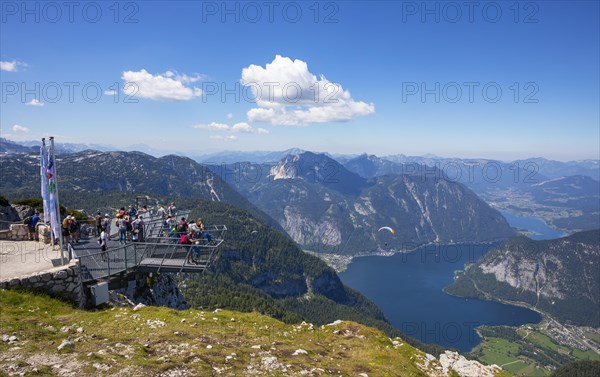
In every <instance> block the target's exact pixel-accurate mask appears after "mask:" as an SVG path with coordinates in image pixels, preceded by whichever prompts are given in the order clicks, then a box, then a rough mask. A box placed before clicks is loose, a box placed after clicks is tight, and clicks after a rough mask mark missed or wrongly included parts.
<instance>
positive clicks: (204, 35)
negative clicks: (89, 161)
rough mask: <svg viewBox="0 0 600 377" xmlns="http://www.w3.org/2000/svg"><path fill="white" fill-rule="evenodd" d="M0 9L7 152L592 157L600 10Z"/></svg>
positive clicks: (355, 4) (191, 5)
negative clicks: (105, 148)
mask: <svg viewBox="0 0 600 377" xmlns="http://www.w3.org/2000/svg"><path fill="white" fill-rule="evenodd" d="M1 4H2V13H1V16H2V19H1V20H0V21H1V24H0V27H1V33H0V61H1V62H2V65H1V67H0V68H1V69H2V70H1V71H0V75H1V77H0V81H1V84H2V98H1V102H0V105H1V110H2V111H1V112H0V127H1V134H2V136H3V137H7V138H9V139H12V140H32V139H40V138H41V137H44V136H50V135H53V136H55V137H56V140H57V141H64V142H87V143H100V144H110V145H114V146H117V147H119V148H126V147H127V146H129V145H132V144H140V143H143V144H147V145H149V146H150V147H152V148H155V149H158V150H164V151H165V152H167V151H168V152H174V151H178V152H180V153H187V154H192V155H199V154H204V153H209V152H215V151H221V150H282V149H287V148H292V147H299V148H303V149H307V150H314V151H326V152H331V153H362V152H368V153H373V154H377V155H380V156H383V155H388V154H398V153H403V154H407V155H421V154H426V153H433V154H436V155H440V156H447V157H485V158H498V159H502V160H513V159H518V158H525V157H532V156H542V157H546V158H551V159H557V160H573V159H586V158H599V154H600V146H599V143H600V141H599V140H600V131H599V129H600V126H599V125H600V119H599V117H600V115H599V112H600V110H599V103H600V89H599V82H600V77H599V71H600V69H599V67H600V62H599V55H600V51H599V46H600V41H599V35H600V27H599V20H600V10H599V5H598V4H599V3H598V2H597V1H579V2H577V1H574V2H573V1H571V2H566V1H565V2H561V1H539V2H518V3H517V2H501V1H498V2H484V1H481V2H473V3H471V4H472V5H471V8H470V6H468V5H465V2H462V1H461V2H452V1H450V2H435V1H431V2H421V1H417V2H412V1H398V2H391V1H385V2H383V1H382V2H360V1H348V2H337V1H332V2H283V1H276V2H263V1H256V2H228V3H224V2H221V1H217V2H213V1H181V2H161V1H144V2H141V1H137V2H136V1H124V2H119V3H115V2H112V1H111V2H74V3H65V2H27V3H23V2H20V1H18V2H17V1H15V2H13V1H2V3H1ZM68 4H73V5H68ZM70 7H71V8H70ZM84 89H85V90H84Z"/></svg>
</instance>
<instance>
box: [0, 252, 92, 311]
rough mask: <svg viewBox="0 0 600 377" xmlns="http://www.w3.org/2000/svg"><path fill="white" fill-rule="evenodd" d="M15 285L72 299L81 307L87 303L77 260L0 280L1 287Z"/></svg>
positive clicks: (7, 287) (6, 287) (12, 286)
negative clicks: (53, 267) (51, 268)
mask: <svg viewBox="0 0 600 377" xmlns="http://www.w3.org/2000/svg"><path fill="white" fill-rule="evenodd" d="M14 287H20V288H28V289H33V290H36V291H41V292H45V293H48V294H50V295H51V296H55V297H59V298H63V299H66V300H69V301H72V302H74V303H76V304H77V305H78V306H80V307H82V306H83V305H84V303H85V299H84V297H83V289H82V283H81V276H80V269H79V265H78V263H77V260H73V261H71V263H69V264H68V265H67V266H64V267H59V268H56V269H53V270H50V271H46V272H40V273H36V274H33V275H28V276H21V277H18V278H12V279H10V280H7V281H2V282H0V288H4V289H10V288H14Z"/></svg>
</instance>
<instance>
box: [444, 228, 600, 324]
mask: <svg viewBox="0 0 600 377" xmlns="http://www.w3.org/2000/svg"><path fill="white" fill-rule="evenodd" d="M599 265H600V231H599V230H592V231H586V232H580V233H575V234H573V235H571V236H569V237H565V238H559V239H555V240H547V241H533V240H530V239H528V238H526V237H519V238H516V239H512V240H510V241H507V242H506V243H504V244H502V245H500V246H498V247H497V248H495V249H493V250H491V251H490V252H488V253H487V254H486V255H485V256H484V257H482V258H481V259H480V260H479V261H478V262H477V263H476V264H474V265H472V266H469V267H468V268H467V269H466V271H465V272H464V273H462V274H460V275H459V276H458V277H457V279H456V280H455V282H454V283H453V285H452V286H450V287H448V288H447V290H448V291H449V292H450V293H456V294H460V295H467V296H469V295H470V296H478V295H479V296H481V295H482V294H483V295H490V296H491V297H496V298H500V299H505V300H512V301H522V302H525V303H528V304H530V305H532V306H534V307H537V308H540V309H541V310H543V311H546V312H548V313H550V314H551V315H554V316H556V317H557V318H558V319H560V320H563V321H570V322H572V323H574V324H581V325H590V326H595V327H597V326H599V325H600V309H599V308H600V274H599V273H598V266H599Z"/></svg>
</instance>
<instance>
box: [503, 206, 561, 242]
mask: <svg viewBox="0 0 600 377" xmlns="http://www.w3.org/2000/svg"><path fill="white" fill-rule="evenodd" d="M500 213H502V216H504V218H505V219H506V221H508V224H509V225H510V226H512V227H513V228H522V229H527V230H530V231H532V232H534V234H531V235H529V236H528V237H529V238H531V239H534V240H549V239H553V238H560V237H564V236H565V233H564V232H563V231H561V230H558V229H554V228H550V227H549V226H548V224H546V222H545V221H544V220H543V219H541V218H539V217H524V216H517V215H514V214H512V213H510V212H508V211H500Z"/></svg>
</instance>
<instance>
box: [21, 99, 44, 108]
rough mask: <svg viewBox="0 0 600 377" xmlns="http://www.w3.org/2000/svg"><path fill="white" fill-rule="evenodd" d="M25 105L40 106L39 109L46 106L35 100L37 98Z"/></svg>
mask: <svg viewBox="0 0 600 377" xmlns="http://www.w3.org/2000/svg"><path fill="white" fill-rule="evenodd" d="M25 104H26V105H27V106H39V107H41V106H44V103H43V102H41V101H40V100H38V99H35V98H34V99H32V100H31V101H29V102H27V103H25Z"/></svg>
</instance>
